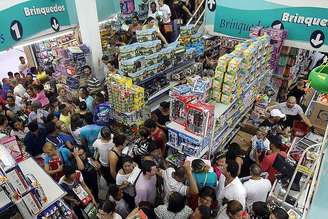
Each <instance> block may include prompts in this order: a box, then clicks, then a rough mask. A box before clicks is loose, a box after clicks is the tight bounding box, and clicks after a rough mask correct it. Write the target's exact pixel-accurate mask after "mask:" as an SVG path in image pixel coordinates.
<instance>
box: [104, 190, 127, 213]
mask: <svg viewBox="0 0 328 219" xmlns="http://www.w3.org/2000/svg"><path fill="white" fill-rule="evenodd" d="M107 199H108V200H110V201H112V202H115V205H116V207H115V212H116V213H118V214H119V215H120V216H121V217H122V218H126V217H127V216H128V215H129V212H130V210H129V206H128V204H127V203H126V201H125V200H124V199H123V191H122V189H121V188H120V187H118V186H117V185H115V184H111V185H109V188H108V198H107Z"/></svg>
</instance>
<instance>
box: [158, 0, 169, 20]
mask: <svg viewBox="0 0 328 219" xmlns="http://www.w3.org/2000/svg"><path fill="white" fill-rule="evenodd" d="M158 4H159V9H158V10H159V11H161V12H162V13H163V23H164V24H168V23H171V9H170V7H169V6H168V5H167V4H164V0H159V1H158Z"/></svg>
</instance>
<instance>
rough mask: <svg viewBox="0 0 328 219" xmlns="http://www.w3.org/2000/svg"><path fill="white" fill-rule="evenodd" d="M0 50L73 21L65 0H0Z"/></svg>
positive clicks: (55, 29)
mask: <svg viewBox="0 0 328 219" xmlns="http://www.w3.org/2000/svg"><path fill="white" fill-rule="evenodd" d="M0 23H1V25H0V51H2V50H6V49H8V48H11V47H13V46H15V44H16V43H17V42H21V41H23V40H24V39H30V38H33V36H35V35H36V34H40V33H43V32H45V33H49V31H56V32H57V31H60V27H61V26H68V25H70V20H69V16H68V12H67V10H66V2H65V0H1V1H0Z"/></svg>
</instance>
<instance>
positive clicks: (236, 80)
mask: <svg viewBox="0 0 328 219" xmlns="http://www.w3.org/2000/svg"><path fill="white" fill-rule="evenodd" d="M271 52H272V48H271V46H270V37H269V36H268V35H263V36H260V37H256V38H252V39H250V40H247V41H245V42H242V43H240V44H238V45H237V46H236V47H235V50H234V51H233V52H232V53H230V54H226V55H223V56H221V57H220V58H219V60H218V65H217V67H216V70H215V76H214V78H213V81H214V82H213V86H212V94H213V95H212V98H213V99H214V100H216V101H220V102H221V103H224V104H230V103H231V102H232V101H233V100H234V99H235V98H237V97H240V96H241V95H242V93H244V92H246V91H247V89H248V87H249V84H251V83H252V82H253V81H254V80H255V79H256V78H257V77H258V76H260V74H261V73H262V72H264V71H266V70H267V69H268V63H269V60H270V57H271Z"/></svg>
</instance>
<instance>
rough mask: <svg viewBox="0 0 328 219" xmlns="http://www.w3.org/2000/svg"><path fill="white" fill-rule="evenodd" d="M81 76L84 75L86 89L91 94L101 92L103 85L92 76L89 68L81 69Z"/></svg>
mask: <svg viewBox="0 0 328 219" xmlns="http://www.w3.org/2000/svg"><path fill="white" fill-rule="evenodd" d="M82 71H83V74H84V75H85V77H86V79H87V81H86V85H87V88H88V91H89V92H90V93H91V94H94V93H97V92H99V91H101V90H102V88H103V85H102V83H101V82H100V81H99V80H98V79H97V78H96V77H95V76H94V75H93V74H92V69H91V67H90V66H88V65H86V66H84V67H83V69H82Z"/></svg>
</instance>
